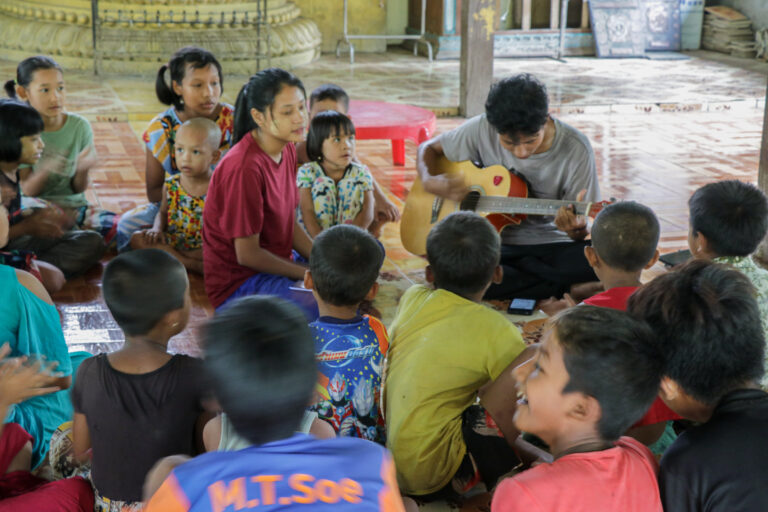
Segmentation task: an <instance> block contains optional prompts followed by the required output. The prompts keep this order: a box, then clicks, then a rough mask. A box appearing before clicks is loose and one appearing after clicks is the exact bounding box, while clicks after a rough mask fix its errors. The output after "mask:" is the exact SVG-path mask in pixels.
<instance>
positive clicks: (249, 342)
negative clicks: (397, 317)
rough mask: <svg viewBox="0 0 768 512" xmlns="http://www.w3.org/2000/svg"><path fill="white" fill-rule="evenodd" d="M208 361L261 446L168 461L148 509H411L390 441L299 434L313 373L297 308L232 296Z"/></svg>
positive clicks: (208, 338)
mask: <svg viewBox="0 0 768 512" xmlns="http://www.w3.org/2000/svg"><path fill="white" fill-rule="evenodd" d="M205 367H206V369H207V372H208V376H209V378H210V381H211V385H212V387H213V390H214V393H215V395H216V398H217V399H218V401H219V403H220V404H221V406H222V409H223V410H224V412H226V413H227V415H228V417H229V420H230V421H231V422H232V425H233V426H234V428H235V430H236V431H237V433H238V434H239V435H241V436H243V437H244V438H246V439H247V440H248V441H250V442H251V443H253V444H254V445H253V446H251V447H249V448H245V449H243V450H240V451H235V452H210V453H206V454H204V455H200V456H198V457H196V458H195V459H192V460H189V461H187V462H183V459H181V458H179V457H176V458H174V459H165V460H163V461H161V462H160V463H159V465H158V466H156V468H155V469H154V470H153V471H151V472H150V475H149V477H148V482H147V486H146V488H145V491H146V493H147V494H149V493H151V491H152V490H153V487H154V486H155V485H156V484H155V482H157V481H158V480H160V479H161V478H162V476H163V472H164V471H168V469H170V468H173V469H172V472H171V473H170V475H169V476H168V477H167V478H166V479H165V480H164V481H163V483H162V485H161V486H160V487H159V489H158V490H157V492H156V493H154V495H153V496H152V497H151V499H149V500H148V503H147V506H146V509H145V510H146V512H160V511H162V512H168V511H176V512H180V511H184V512H186V511H195V512H197V511H206V512H208V511H223V510H243V509H254V508H258V509H259V510H263V511H265V512H269V511H276V510H313V511H318V512H321V511H328V512H331V511H333V512H336V511H344V510H355V511H371V512H373V511H377V512H402V511H403V510H404V509H403V502H402V500H401V498H400V496H399V494H398V490H397V483H396V481H395V470H394V465H393V463H392V459H391V457H390V456H389V454H388V453H387V452H386V450H385V449H384V448H382V447H380V446H377V445H376V444H374V443H369V442H366V441H363V440H361V439H327V440H317V439H314V438H313V437H311V436H308V435H306V434H295V433H294V432H295V430H296V427H297V426H298V424H299V422H300V421H301V418H302V416H303V415H304V407H305V404H306V403H307V402H308V401H309V398H310V396H311V394H312V387H313V386H314V384H315V380H316V379H315V375H316V373H315V372H316V366H315V357H314V351H313V349H312V343H311V338H310V332H309V328H308V327H307V324H306V321H305V317H304V315H303V313H302V312H301V311H300V310H299V309H298V308H297V307H296V306H294V305H292V304H290V303H288V302H287V301H284V300H282V299H279V298H276V297H267V296H250V297H244V298H241V299H237V300H236V301H234V302H232V305H231V306H229V307H227V308H226V309H224V310H222V311H221V312H219V313H218V314H217V315H216V316H215V317H214V318H213V319H212V320H211V322H210V323H209V324H208V327H207V330H206V332H205ZM180 462H183V463H181V464H179V463H180ZM307 505H309V506H307Z"/></svg>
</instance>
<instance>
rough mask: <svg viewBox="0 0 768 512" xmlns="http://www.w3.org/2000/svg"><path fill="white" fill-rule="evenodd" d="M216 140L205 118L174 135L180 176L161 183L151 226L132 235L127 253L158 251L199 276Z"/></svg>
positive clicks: (216, 133) (218, 136) (212, 126)
mask: <svg viewBox="0 0 768 512" xmlns="http://www.w3.org/2000/svg"><path fill="white" fill-rule="evenodd" d="M220 140H221V131H220V130H219V127H218V126H217V125H216V123H214V122H213V121H211V120H210V119H206V118H205V117H196V118H194V119H190V120H189V121H187V122H185V123H184V124H182V125H181V127H180V128H179V129H178V130H177V131H176V142H175V145H174V151H175V152H176V155H175V156H176V165H177V167H178V168H179V171H180V172H179V173H178V174H174V175H172V176H169V177H168V178H166V179H165V185H163V192H162V194H163V197H162V200H161V201H160V210H159V211H158V212H157V215H156V216H155V223H154V226H153V227H152V229H148V230H146V231H137V232H135V233H134V234H133V235H132V236H131V249H146V248H149V247H154V248H156V249H161V250H163V251H166V252H167V253H169V254H171V255H173V256H175V257H176V259H178V260H179V261H181V262H182V263H183V264H184V267H186V268H187V270H191V271H193V272H197V273H198V274H202V273H203V207H204V206H205V194H206V193H207V192H208V184H209V183H210V181H211V174H212V171H211V165H213V164H214V163H215V162H216V161H217V160H218V159H219V155H220V154H221V152H220V151H219V141H220Z"/></svg>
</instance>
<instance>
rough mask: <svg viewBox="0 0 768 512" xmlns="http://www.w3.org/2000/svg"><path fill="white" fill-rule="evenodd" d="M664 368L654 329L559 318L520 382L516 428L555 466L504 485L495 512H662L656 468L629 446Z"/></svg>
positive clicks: (597, 314)
mask: <svg viewBox="0 0 768 512" xmlns="http://www.w3.org/2000/svg"><path fill="white" fill-rule="evenodd" d="M660 364H661V356H660V354H659V353H658V350H657V349H656V347H655V345H654V344H653V333H652V332H651V330H650V328H649V327H648V326H647V325H646V324H645V323H644V322H642V321H639V320H636V319H634V318H632V317H631V316H630V315H628V314H627V313H624V312H622V311H616V310H613V309H609V308H598V307H594V306H580V307H578V308H571V309H568V310H566V311H563V312H562V313H560V314H559V315H557V316H556V317H554V318H553V319H552V320H551V328H550V329H549V330H548V331H547V332H546V333H545V335H544V338H543V340H542V343H541V346H540V347H539V350H538V353H537V355H536V357H535V358H533V359H532V360H530V361H528V362H526V363H525V364H523V365H521V366H520V367H518V368H516V369H515V370H514V373H515V376H516V378H517V381H518V385H517V388H518V396H521V398H520V400H518V406H517V412H516V413H515V424H516V425H517V428H518V429H520V430H521V431H525V432H530V433H532V434H535V435H536V436H538V437H539V438H541V439H542V440H543V441H544V442H545V443H547V444H548V445H549V447H550V450H551V451H552V455H554V457H555V460H554V462H552V463H544V464H539V465H538V466H536V467H534V468H532V469H529V470H527V471H524V472H522V473H520V474H518V475H516V476H514V477H513V478H509V479H506V480H503V481H502V482H501V483H500V484H499V486H498V487H497V488H496V492H495V493H494V496H493V502H492V503H491V510H492V511H493V512H507V511H513V510H514V511H517V510H519V511H534V510H535V511H552V512H554V511H558V510H568V511H569V512H582V511H584V512H587V511H589V512H594V511H609V510H611V511H613V510H615V511H618V510H632V511H635V512H661V510H662V509H661V502H660V500H659V488H658V485H657V483H656V468H657V465H656V460H655V459H654V457H653V455H652V454H651V452H650V451H649V450H648V448H646V447H645V446H643V445H642V444H641V443H639V442H638V441H636V440H635V439H632V438H630V437H621V435H622V434H623V433H624V432H626V431H627V429H628V428H629V426H630V425H632V423H634V422H635V421H637V420H638V419H639V418H640V417H641V416H642V415H643V412H645V411H646V410H648V407H649V406H650V405H651V403H652V402H653V399H654V397H655V396H656V394H657V393H658V390H659V379H660V378H661V368H660ZM510 392H511V390H510ZM674 510H677V509H674Z"/></svg>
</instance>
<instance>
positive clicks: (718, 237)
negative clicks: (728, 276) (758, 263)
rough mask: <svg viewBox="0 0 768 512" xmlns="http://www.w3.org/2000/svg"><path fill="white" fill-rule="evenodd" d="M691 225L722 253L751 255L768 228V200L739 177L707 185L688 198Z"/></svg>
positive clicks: (717, 251) (722, 254)
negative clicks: (739, 179)
mask: <svg viewBox="0 0 768 512" xmlns="http://www.w3.org/2000/svg"><path fill="white" fill-rule="evenodd" d="M688 209H689V212H690V217H691V220H690V222H691V228H692V229H693V231H694V233H696V232H698V233H701V234H702V235H704V236H705V237H707V240H708V241H709V243H710V247H711V249H712V250H713V251H714V252H715V253H717V255H718V256H747V255H748V254H752V253H753V252H755V249H757V246H758V244H759V243H760V241H761V240H762V239H763V238H764V237H765V233H766V231H768V201H766V198H765V194H763V192H762V191H761V190H760V189H758V188H757V187H755V186H754V185H751V184H749V183H744V182H741V181H737V180H727V181H718V182H716V183H710V184H708V185H704V186H703V187H701V188H700V189H698V190H697V191H696V192H694V193H693V195H692V196H691V198H690V199H689V200H688Z"/></svg>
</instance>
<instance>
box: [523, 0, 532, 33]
mask: <svg viewBox="0 0 768 512" xmlns="http://www.w3.org/2000/svg"><path fill="white" fill-rule="evenodd" d="M521 28H522V29H523V30H531V0H523V23H522V27H521Z"/></svg>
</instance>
